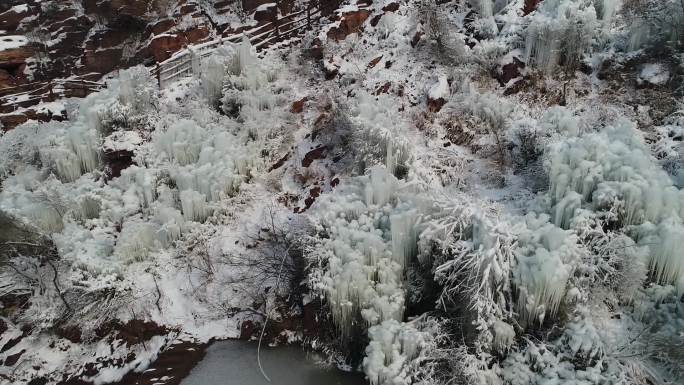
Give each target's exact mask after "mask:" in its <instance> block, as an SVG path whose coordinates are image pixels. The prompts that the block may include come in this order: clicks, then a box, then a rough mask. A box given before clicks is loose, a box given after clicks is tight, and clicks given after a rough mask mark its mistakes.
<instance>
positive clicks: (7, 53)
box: [0, 38, 34, 71]
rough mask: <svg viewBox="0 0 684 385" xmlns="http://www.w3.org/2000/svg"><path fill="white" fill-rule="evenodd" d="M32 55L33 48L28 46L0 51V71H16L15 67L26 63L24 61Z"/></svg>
mask: <svg viewBox="0 0 684 385" xmlns="http://www.w3.org/2000/svg"><path fill="white" fill-rule="evenodd" d="M0 39H1V38H0ZM33 53H34V48H33V47H31V46H29V45H25V46H22V47H16V48H10V49H6V50H4V51H0V69H5V70H10V71H13V70H16V69H17V67H19V66H21V65H22V64H24V63H26V59H28V58H30V57H31V56H33Z"/></svg>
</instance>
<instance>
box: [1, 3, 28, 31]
mask: <svg viewBox="0 0 684 385" xmlns="http://www.w3.org/2000/svg"><path fill="white" fill-rule="evenodd" d="M30 15H31V10H30V8H29V7H12V8H10V9H9V10H8V11H5V12H2V13H0V30H3V31H6V32H13V31H16V30H17V28H18V27H19V24H21V21H22V20H24V18H26V17H28V16H30Z"/></svg>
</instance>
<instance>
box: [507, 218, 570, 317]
mask: <svg viewBox="0 0 684 385" xmlns="http://www.w3.org/2000/svg"><path fill="white" fill-rule="evenodd" d="M515 256H516V266H515V269H514V270H513V278H514V282H515V284H516V287H517V288H518V292H519V293H518V303H517V310H518V315H519V317H518V318H519V321H520V323H521V325H523V326H527V325H533V324H534V323H536V322H539V323H540V324H541V323H543V322H544V319H545V318H546V317H553V316H554V315H555V314H556V312H557V311H558V307H559V306H560V304H561V302H562V300H563V298H564V297H565V291H566V286H567V282H568V278H570V276H571V275H572V272H573V270H574V268H575V266H577V264H578V262H579V259H580V251H579V249H578V246H577V238H576V237H575V236H574V235H573V234H572V233H571V232H570V231H567V230H563V229H561V228H558V227H556V226H554V225H553V224H551V223H549V217H548V216H547V215H544V214H542V215H540V216H539V217H537V216H535V215H533V214H529V215H528V216H526V217H525V227H524V229H523V231H521V232H520V234H519V235H518V247H517V248H516V249H515Z"/></svg>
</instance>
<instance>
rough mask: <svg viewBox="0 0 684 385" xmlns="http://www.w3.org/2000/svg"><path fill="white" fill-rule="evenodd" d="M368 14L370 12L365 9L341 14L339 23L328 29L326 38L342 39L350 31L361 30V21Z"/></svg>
mask: <svg viewBox="0 0 684 385" xmlns="http://www.w3.org/2000/svg"><path fill="white" fill-rule="evenodd" d="M369 16H370V12H369V11H367V10H365V9H361V10H358V11H353V12H347V13H345V14H343V15H342V17H341V18H340V20H339V25H338V26H336V27H332V28H330V29H329V30H328V39H333V40H337V41H339V40H344V39H345V38H346V37H347V36H349V35H351V34H352V33H357V32H361V31H362V26H363V23H364V22H365V21H366V19H368V17H369Z"/></svg>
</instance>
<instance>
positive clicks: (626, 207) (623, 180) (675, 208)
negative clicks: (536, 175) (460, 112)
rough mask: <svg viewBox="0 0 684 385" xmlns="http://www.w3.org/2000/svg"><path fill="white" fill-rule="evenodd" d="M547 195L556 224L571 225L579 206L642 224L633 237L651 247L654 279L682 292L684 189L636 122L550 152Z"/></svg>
mask: <svg viewBox="0 0 684 385" xmlns="http://www.w3.org/2000/svg"><path fill="white" fill-rule="evenodd" d="M552 154H553V156H552V158H551V160H550V163H549V176H550V182H551V186H550V189H549V193H548V198H549V202H550V203H551V205H552V207H553V209H552V210H553V215H554V222H555V223H556V224H557V225H559V226H562V227H564V228H571V227H572V224H573V219H574V217H575V215H576V213H577V212H578V211H577V210H578V209H579V208H587V209H590V210H591V211H594V212H601V211H610V210H611V209H614V208H617V209H618V214H619V218H618V219H619V221H620V222H621V224H622V225H623V226H628V225H640V227H639V229H640V230H639V231H638V232H637V234H636V235H635V237H636V238H637V239H638V240H640V243H641V244H644V245H646V246H648V247H649V249H650V258H651V259H650V261H651V262H650V269H651V275H652V277H653V278H654V280H656V281H658V282H661V283H671V284H674V285H677V287H678V288H679V290H682V288H683V286H681V285H682V283H683V282H684V280H683V279H682V277H684V269H683V268H682V266H683V265H684V257H683V255H682V254H681V253H677V251H676V246H675V244H676V241H675V239H681V235H682V233H681V231H682V230H681V229H682V220H681V218H682V217H683V216H684V193H683V192H682V190H679V189H678V188H677V187H675V186H674V185H673V182H672V180H671V179H670V177H669V176H668V175H667V173H665V171H663V170H662V168H660V167H659V166H658V164H657V163H656V161H655V159H654V158H653V156H652V155H651V153H650V149H649V148H648V147H647V146H646V145H645V143H644V141H643V139H642V138H641V135H640V134H639V133H638V132H637V130H636V128H635V127H634V124H633V123H631V122H628V121H621V122H619V123H618V124H617V125H616V126H615V127H611V128H607V129H605V130H603V131H602V132H600V133H594V134H590V135H586V136H584V137H582V138H569V139H566V140H565V141H563V142H561V143H559V144H558V145H557V147H554V150H553V151H552Z"/></svg>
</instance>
